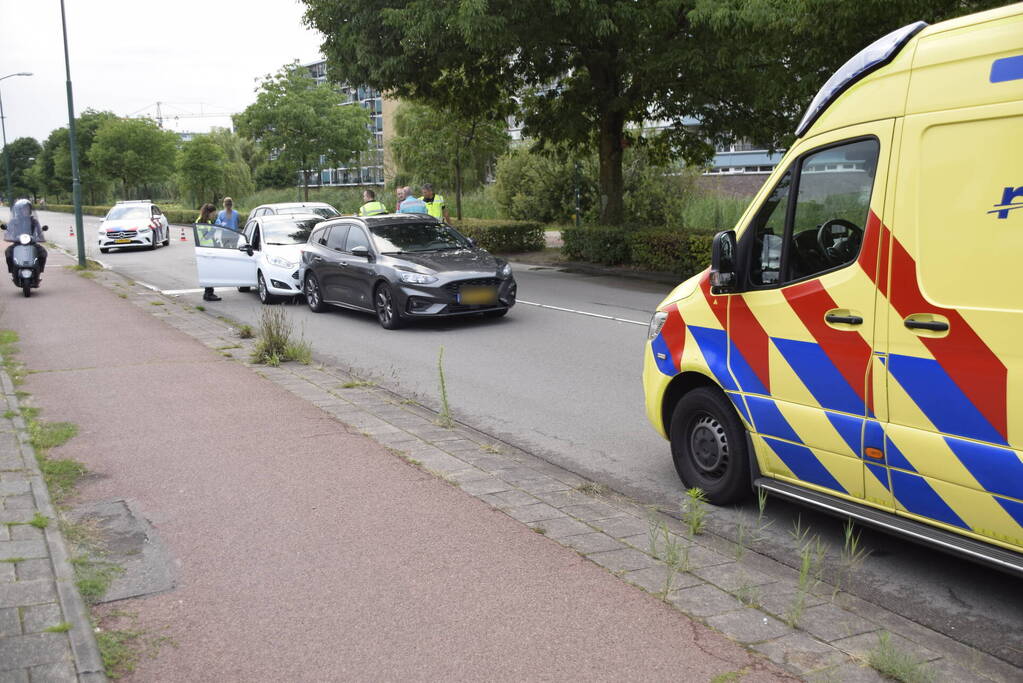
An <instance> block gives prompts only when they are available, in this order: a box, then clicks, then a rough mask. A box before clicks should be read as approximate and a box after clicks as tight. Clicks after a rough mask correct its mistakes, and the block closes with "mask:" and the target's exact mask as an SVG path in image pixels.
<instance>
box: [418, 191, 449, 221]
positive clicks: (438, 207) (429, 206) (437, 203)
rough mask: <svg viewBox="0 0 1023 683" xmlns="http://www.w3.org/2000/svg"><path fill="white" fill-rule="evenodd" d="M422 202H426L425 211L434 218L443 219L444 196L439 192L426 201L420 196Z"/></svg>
mask: <svg viewBox="0 0 1023 683" xmlns="http://www.w3.org/2000/svg"><path fill="white" fill-rule="evenodd" d="M420 199H422V200H423V203H424V204H426V212H427V213H428V214H430V215H431V216H433V217H434V218H438V219H441V220H443V219H444V197H442V196H441V195H439V194H435V195H433V201H432V202H428V201H426V199H425V198H424V197H420Z"/></svg>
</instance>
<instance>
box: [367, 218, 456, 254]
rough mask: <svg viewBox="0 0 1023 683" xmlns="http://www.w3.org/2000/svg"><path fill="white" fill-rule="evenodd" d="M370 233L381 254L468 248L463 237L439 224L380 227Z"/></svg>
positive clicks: (371, 229)
mask: <svg viewBox="0 0 1023 683" xmlns="http://www.w3.org/2000/svg"><path fill="white" fill-rule="evenodd" d="M370 231H371V232H372V233H373V241H374V242H375V243H376V247H377V250H378V251H380V253H381V254H400V253H403V252H407V253H415V252H417V251H441V250H444V249H468V248H469V243H468V242H467V241H466V240H465V238H464V237H462V236H461V235H459V234H458V233H457V232H455V231H454V230H452V229H451V228H449V227H448V226H446V225H441V224H439V223H411V224H404V225H380V226H376V227H373V228H370Z"/></svg>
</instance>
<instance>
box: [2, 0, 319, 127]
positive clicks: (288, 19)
mask: <svg viewBox="0 0 1023 683" xmlns="http://www.w3.org/2000/svg"><path fill="white" fill-rule="evenodd" d="M64 7H65V10H66V12H67V30H68V46H69V50H70V56H71V81H72V85H73V86H74V105H75V115H76V116H77V115H79V114H81V112H82V111H83V110H85V109H87V108H92V109H100V110H109V111H112V112H114V113H115V114H118V115H119V116H127V115H131V114H136V113H137V112H139V111H140V110H141V111H142V113H149V115H151V116H155V112H156V109H155V104H156V102H162V103H163V110H164V116H165V121H164V127H165V128H170V129H172V130H182V131H195V132H204V131H207V130H209V129H210V127H211V126H227V125H229V124H230V119H228V118H226V117H220V118H178V120H177V121H175V120H174V119H173V114H178V115H182V114H186V113H188V114H198V113H200V112H217V113H223V112H239V111H241V110H242V109H244V108H245V107H246V106H248V105H249V104H251V103H252V102H253V100H254V99H255V93H254V90H255V88H256V86H257V85H258V83H257V79H261V78H262V77H263V76H264V75H266V74H267V73H270V72H273V71H276V70H277V69H279V68H280V67H281V66H283V65H284V64H285V63H287V62H290V61H293V60H295V59H298V60H300V61H302V62H303V63H306V62H311V61H313V60H315V59H317V58H319V46H320V34H319V33H316V32H315V31H311V30H309V29H307V28H305V26H304V25H303V24H302V12H303V8H304V5H302V4H301V3H300V2H298V0H261V1H259V0H257V1H256V2H251V1H249V2H246V1H243V0H164V1H162V2H155V1H153V0H65V2H64ZM18 71H30V72H32V74H33V75H32V76H30V77H27V78H26V77H23V76H19V77H15V78H8V79H6V80H4V81H2V82H0V97H2V98H3V109H4V116H5V117H6V118H5V124H6V128H7V141H8V142H11V141H13V140H14V139H16V138H19V137H25V136H29V137H34V138H36V139H37V140H39V141H40V142H42V141H43V140H45V139H46V137H47V136H48V135H49V134H50V132H51V131H52V130H54V129H55V128H60V127H61V126H66V125H67V120H68V119H67V98H66V96H65V94H66V87H65V83H66V80H67V77H66V75H65V71H64V45H63V40H62V36H61V24H60V1H59V0H0V77H3V76H6V75H7V74H11V73H16V72H18Z"/></svg>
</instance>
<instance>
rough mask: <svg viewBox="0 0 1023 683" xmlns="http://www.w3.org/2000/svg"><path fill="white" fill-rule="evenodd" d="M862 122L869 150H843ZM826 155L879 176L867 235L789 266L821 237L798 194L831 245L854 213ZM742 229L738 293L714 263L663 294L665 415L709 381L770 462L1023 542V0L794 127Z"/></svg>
mask: <svg viewBox="0 0 1023 683" xmlns="http://www.w3.org/2000/svg"><path fill="white" fill-rule="evenodd" d="M864 141H874V142H871V143H870V144H874V143H876V149H877V151H876V158H875V157H869V158H866V157H862V155H861V156H860V157H855V156H853V157H850V158H849V159H845V158H843V157H842V156H841V155H842V154H843V153H846V152H844V151H843V150H850V149H852V148H853V146H855V145H856V144H859V143H863V144H865V145H867V146H869V144H867V143H864ZM835 150H837V151H835ZM832 152H834V153H835V154H836V157H837V160H838V162H839V163H837V164H834V168H832V166H831V165H826V164H825V161H826V160H827V155H828V154H829V153H832ZM864 159H866V160H864ZM843 160H844V161H851V162H853V163H849V164H845V165H843V164H842V163H841V162H842V161H843ZM875 162H876V165H875ZM831 171H833V172H845V173H847V174H849V176H850V178H853V179H856V177H857V174H860V175H859V176H858V177H859V181H860V185H858V186H857V187H860V188H862V189H861V190H860V192H861V194H869V197H866V196H861V197H859V198H858V201H860V202H866V204H865V205H866V206H869V211H868V213H867V216H866V217H864V219H863V220H861V221H858V220H845V221H844V222H846V223H852V225H853V228H843V229H844V230H847V231H848V234H850V235H855V231H861V235H860V244H859V247H858V252H857V253H856V255H855V258H854V260H851V261H847V262H845V263H844V264H843V265H836V266H834V267H823V266H820V267H818V268H817V269H816V270H814V269H809V270H810V272H811V274H809V275H806V276H802V277H794V276H793V273H798V272H802V271H798V269H797V268H796V265H795V264H796V263H797V262H798V259H805V258H806V256H805V254H806V253H809V251H812V250H813V249H814V247H812V245H811V246H810V247H806V245H803V246H798V245H797V244H796V241H797V239H798V238H797V234H799V230H801V229H802V230H805V231H806V232H812V226H811V227H810V228H807V227H806V226H804V227H803V228H800V225H799V221H800V213H799V212H800V211H804V213H805V212H809V211H810V209H805V207H807V206H809V207H811V208H813V209H815V210H818V211H819V212H820V216H821V219H822V220H823V222H822V223H821V224H820V225H818V226H817V228H819V233H818V234H817V240H818V243H819V244H820V245H821V246H820V248H819V251H820V253H821V255H822V257H823V256H826V255H827V254H828V253H829V252H828V248H827V245H826V244H825V242H824V240H825V239H826V237H827V232H828V230H829V229H831V228H829V227H828V226H830V224H831V223H832V218H833V217H835V216H843V217H844V216H846V215H853V214H855V211H854V210H853V209H849V208H848V207H847V208H845V209H842V210H839V209H838V208H836V207H837V206H839V203H838V202H837V200H836V199H835V197H838V195H837V194H836V195H835V196H822V198H818V197H815V196H814V195H813V192H814V190H813V187H814V183H818V184H820V183H821V182H822V180H821V179H823V178H824V177H825V175H824V174H825V173H827V172H831ZM865 172H866V173H869V174H872V176H871V177H872V182H871V183H870V184H866V185H864V184H863V180H864V178H865V177H866V176H864V175H862V174H863V173H865ZM832 186H837V184H836V183H834V182H833V183H832ZM866 188H869V191H868V189H866ZM790 190H791V194H786V193H788V192H789V191H790ZM854 195H855V192H852V193H851V194H850V195H849V196H845V197H843V199H844V200H845V201H846V203H847V204H849V202H850V201H851V199H856V197H855V196H854ZM829 202H831V204H829ZM782 203H785V204H786V205H787V206H789V209H788V214H787V217H786V219H785V232H784V239H781V238H780V237H779V239H778V240H777V241H775V239H774V238H775V237H776V236H778V235H777V233H776V232H774V228H773V227H770V225H769V221H770V220H771V219H770V215H771V213H770V212H771V211H774V210H775V205H776V204H777V205H781V204H782ZM841 211H846V213H842V212H841ZM829 212H833V213H834V216H832V214H831V213H829ZM850 212H851V213H850ZM765 216H766V217H765ZM835 229H836V230H837V228H835ZM854 229H855V230H854ZM735 231H736V236H737V240H738V245H739V250H740V253H744V254H746V255H747V256H746V260H745V261H744V260H742V259H740V261H739V262H740V264H745V266H744V267H745V268H746V269H747V270H746V271H744V272H742V273H738V275H739V276H740V278H745V279H743V280H742V281H741V283H740V286H739V287H738V291H737V292H735V293H719V292H717V291H716V290H714V289H713V288H712V287H711V286H710V273H709V272H706V273H703V274H701V275H700V276H697V278H694V279H693V280H692V281H690V282H687V283H684V284H683V285H682V286H680V287H679V288H678V289H677V290H676V291H675V292H673V293H672V294H671V295H669V296H668V297H667V298H666V299H665V301H664V302H662V304H661V305H660V307H659V310H660V311H664V312H667V313H668V318H667V320H666V321H665V324H664V326H663V327H662V329H661V330H660V333H659V334H657V335H656V336H655V337H654V338H653V339H651V340H650V341H649V342H648V344H647V346H646V353H645V357H644V370H643V381H644V388H645V392H646V410H647V415H648V418H649V420H650V422H651V423H652V424H653V425H654V427H655V428H656V429H657V430H658V432H659V433H661V434H662V436H665V437H667V436H668V430H669V428H670V419H671V407H672V404H671V402H672V401H677V399H678V398H679V394H680V390H679V389H678V387H685V386H690V385H693V386H697V385H699V384H701V383H702V384H705V383H706V382H707V381H708V380H709V381H710V382H712V383H713V384H715V385H717V386H718V387H719V388H721V389H722V390H723V391H724V392H725V394H726V395H727V396H728V397H729V398H730V399H731V402H732V405H733V406H734V407H735V410H736V414H737V415H738V416H739V417H740V419H741V421H742V422H743V424H744V425H745V426H746V428H747V430H748V431H749V433H750V438H751V443H752V445H753V449H754V453H755V457H756V463H757V465H758V466H759V469H760V472H761V474H762V475H763V476H767V477H772V478H776V479H779V480H784V481H787V482H790V483H793V484H797V485H799V486H801V487H805V488H808V489H813V490H817V491H821V492H824V493H827V494H829V495H832V496H835V497H838V498H842V499H845V500H851V501H854V502H858V503H861V504H865V505H868V506H871V507H873V508H876V509H878V510H883V511H888V512H890V513H891V514H893V515H899V516H903V517H906V518H910V519H913V520H916V521H920V522H924V523H926V524H929V525H932V526H934V527H936V528H940V529H944V530H946V531H951V532H954V533H956V534H959V535H962V536H965V537H970V538H974V539H979V540H983V541H985V542H987V543H990V544H993V545H997V546H1000V547H1003V548H1007V549H1010V550H1014V551H1016V552H1021V551H1023V345H1021V342H1020V340H1023V295H1021V292H1023V266H1021V265H1020V261H1021V257H1023V6H1020V5H1015V6H1010V7H1005V8H1001V9H998V10H992V11H990V12H984V13H980V14H977V15H974V16H972V17H964V18H961V19H958V20H955V21H952V22H946V23H944V24H939V25H937V26H932V27H927V28H925V29H923V30H922V31H920V33H918V34H917V35H916V36H914V37H913V38H911V39H910V40H909V42H908V43H907V44H906V45H905V46H904V47H903V49H902V50H901V51H900V52H899V54H898V55H896V56H895V58H894V59H893V60H892V61H891V62H890V63H889V64H887V65H886V66H883V67H881V68H880V69H878V70H877V71H875V72H874V73H871V74H869V75H867V76H866V77H864V78H863V79H862V80H861V81H859V82H858V83H855V84H854V85H852V86H851V87H850V88H848V90H846V91H845V92H844V93H842V94H841V95H840V96H838V98H837V99H836V100H835V101H834V102H833V103H831V104H830V106H829V107H828V108H827V109H826V110H825V111H824V112H823V113H822V114H821V115H820V116H819V118H818V119H817V120H816V121H815V122H814V123H813V125H812V126H811V127H810V129H809V131H808V132H807V134H806V135H805V136H804V137H802V138H800V139H799V140H797V142H796V144H795V145H794V146H793V147H792V148H791V149H790V150H789V151H788V153H787V154H786V155H785V157H784V159H783V160H782V162H781V163H780V164H779V165H778V167H777V168H776V169H775V171H774V173H773V174H772V175H771V177H770V178H769V179H768V181H767V183H765V185H764V187H763V188H762V189H761V191H760V192H759V193H758V195H757V196H756V198H755V199H754V200H753V203H752V204H751V206H750V207H749V209H748V210H747V211H746V213H745V214H744V216H743V218H742V219H741V220H740V223H739V224H738V225H737V226H736V227H735ZM803 237H806V235H803ZM807 239H809V238H807ZM804 241H805V240H804ZM769 243H770V244H772V245H773V244H775V243H777V244H779V245H784V246H779V247H777V249H778V253H779V254H781V255H779V256H778V257H777V261H778V262H779V263H780V264H781V265H779V266H777V269H778V273H779V274H778V275H777V276H774V275H772V278H774V277H776V278H777V279H770V278H767V275H766V274H769V271H770V273H773V270H772V269H773V268H774V266H773V265H771V264H772V263H773V262H772V260H771V258H768V256H766V255H767V254H769V253H773V252H771V251H770V249H769V247H768V244H769ZM793 245H794V246H793ZM743 250H745V251H743ZM801 250H802V251H801ZM758 259H759V260H758ZM823 263H824V264H825V265H830V264H829V262H827V260H826V259H825V260H824V261H823ZM786 273H787V274H788V279H786ZM756 278H759V280H757V281H754V280H755V279H756ZM849 320H852V321H857V320H858V321H859V322H852V323H845V322H841V321H849ZM835 321H839V322H835ZM694 377H699V378H700V380H699V381H697V382H695V383H694V381H693V378H694Z"/></svg>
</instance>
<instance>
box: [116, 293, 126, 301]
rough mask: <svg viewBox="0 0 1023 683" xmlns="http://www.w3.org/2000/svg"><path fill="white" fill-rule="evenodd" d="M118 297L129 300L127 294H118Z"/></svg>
mask: <svg viewBox="0 0 1023 683" xmlns="http://www.w3.org/2000/svg"><path fill="white" fill-rule="evenodd" d="M117 296H119V297H121V298H122V299H127V298H128V295H127V294H125V293H124V292H118V293H117Z"/></svg>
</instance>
